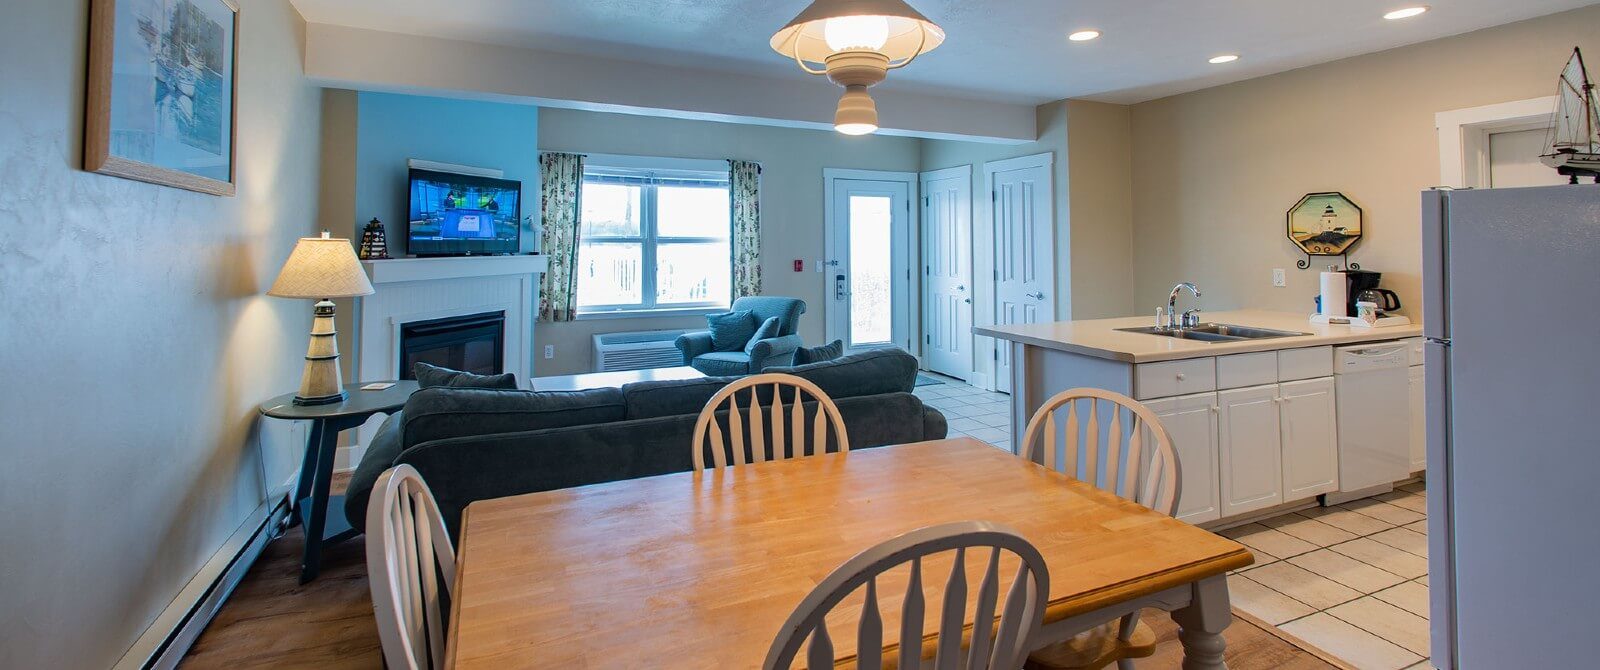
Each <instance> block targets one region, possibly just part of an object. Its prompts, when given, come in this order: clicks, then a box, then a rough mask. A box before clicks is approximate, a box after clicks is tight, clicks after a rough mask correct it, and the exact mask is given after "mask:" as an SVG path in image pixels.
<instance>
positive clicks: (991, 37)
mask: <svg viewBox="0 0 1600 670" xmlns="http://www.w3.org/2000/svg"><path fill="white" fill-rule="evenodd" d="M1596 1H1597V0H912V4H913V5H914V6H915V7H916V8H917V9H919V10H920V11H922V12H923V13H924V14H926V15H927V16H928V17H929V18H931V19H933V20H934V22H936V23H938V24H939V25H941V26H942V27H944V29H945V30H946V32H947V33H948V35H949V37H948V39H947V41H946V42H945V43H944V46H942V47H940V48H939V49H938V50H936V51H934V52H932V53H930V54H928V55H927V56H925V57H923V58H922V59H919V60H918V61H917V62H916V63H914V64H912V65H911V66H910V67H907V68H905V69H903V70H899V71H896V72H894V73H892V74H891V76H890V80H889V82H888V83H886V84H884V86H885V87H890V88H896V89H900V90H915V91H921V92H928V93H940V94H944V95H947V96H952V97H966V98H982V99H989V100H995V101H1004V102H1011V103H1030V104H1036V103H1042V102H1046V101H1050V100H1059V99H1062V98H1088V99H1094V100H1103V101H1107V102H1119V103H1134V102H1141V101H1144V100H1151V99H1154V98H1159V97H1164V96H1168V95H1173V94H1177V93H1182V92H1185V91H1192V90H1196V89H1200V88H1206V87H1209V86H1215V85H1218V84H1224V83H1228V82H1232V81H1239V80H1243V79H1249V78H1252V77H1258V76H1262V75H1266V74H1271V73H1274V72H1282V71H1285V70H1290V69H1294V68H1297V67H1304V66H1306V65H1312V64H1316V63H1322V62H1327V61H1332V60H1337V59H1340V58H1345V57H1349V56H1354V55H1358V54H1363V53H1370V52H1374V51H1381V50H1384V49H1389V48H1393V47H1397V46H1402V45H1406V44H1413V43H1417V42H1424V41H1427V40H1431V39H1437V38H1439V37H1445V36H1448V35H1456V34H1460V33H1464V32H1469V31H1472V30H1477V29H1480V28H1486V27H1490V26H1496V25H1501V24H1505V23H1511V22H1514V21H1519V20H1522V19H1527V18H1533V17H1536V16H1543V15H1546V14H1552V13H1555V12H1560V11H1564V10H1567V9H1573V8H1577V7H1582V6H1585V5H1590V4H1594V3H1595V2H1596ZM293 2H294V4H295V6H296V7H298V8H299V10H300V12H301V13H302V14H303V15H304V16H305V18H306V20H307V21H308V22H311V23H327V24H334V25H343V26H352V27H358V28H368V29H373V30H382V31H388V32H395V33H405V34H414V35H428V36H433V37H443V38H450V39H458V40H468V41H474V42H485V43H491V44H503V45H511V46H519V47H527V48H533V49H540V50H547V51H556V52H565V53H573V54H583V55H594V56H603V57H606V58H614V59H621V60H643V61H650V62H655V63H660V64H664V65H674V66H680V67H693V68H701V69H708V70H727V71H737V72H744V73H750V74H758V75H767V76H772V77H792V78H802V77H805V76H806V75H803V74H801V73H800V72H799V71H798V70H797V69H796V67H795V66H794V64H793V63H792V62H788V61H785V60H784V59H783V58H782V57H781V56H779V55H778V54H776V53H774V52H773V51H772V50H771V49H770V48H769V47H768V46H767V40H768V38H770V37H771V35H772V33H773V32H774V31H776V30H777V29H778V28H780V27H782V26H783V24H785V23H786V22H788V20H789V19H790V18H792V17H793V16H794V15H795V14H797V13H799V11H800V10H801V9H802V8H804V7H805V6H806V5H807V4H808V2H809V0H293ZM1417 3H1426V4H1430V5H1431V6H1432V8H1433V9H1432V11H1430V12H1428V13H1426V14H1423V15H1422V16H1419V17H1416V18H1412V19H1406V20H1401V21H1386V20H1384V19H1383V18H1382V14H1383V13H1384V12H1386V11H1389V10H1391V9H1396V8H1399V7H1404V6H1407V5H1410V4H1417ZM1083 28H1094V29H1098V30H1101V31H1103V32H1104V33H1105V34H1104V36H1103V37H1101V38H1100V39H1098V40H1094V41H1092V42H1082V43H1075V42H1069V41H1067V39H1066V34H1067V33H1069V32H1072V31H1075V30H1079V29H1083ZM1222 53H1238V54H1241V56H1242V58H1241V59H1240V60H1239V61H1237V62H1234V63H1231V64H1227V65H1211V64H1209V63H1207V62H1206V59H1207V58H1209V57H1211V56H1213V55H1217V54H1222Z"/></svg>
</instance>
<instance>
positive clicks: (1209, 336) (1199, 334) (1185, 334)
mask: <svg viewBox="0 0 1600 670" xmlns="http://www.w3.org/2000/svg"><path fill="white" fill-rule="evenodd" d="M1117 330H1119V331H1122V332H1125V333H1144V334H1146V335H1160V336H1162V337H1175V338H1178V339H1180V340H1197V341H1200V342H1238V341H1240V340H1264V339H1269V338H1274V337H1294V336H1296V335H1309V334H1310V333H1297V332H1293V331H1288V330H1273V329H1271V328H1251V327H1249V326H1235V325H1232V324H1227V323H1202V324H1200V325H1198V326H1190V327H1188V328H1162V327H1159V326H1143V327H1139V328H1118V329H1117Z"/></svg>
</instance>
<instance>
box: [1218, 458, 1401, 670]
mask: <svg viewBox="0 0 1600 670" xmlns="http://www.w3.org/2000/svg"><path fill="white" fill-rule="evenodd" d="M1426 503H1427V489H1426V487H1425V486H1424V485H1423V484H1422V483H1420V482H1418V483H1414V484H1406V485H1404V486H1401V487H1400V488H1398V489H1396V490H1395V491H1393V492H1391V493H1386V494H1383V495H1379V496H1374V497H1371V498H1366V499H1363V500H1357V501H1353V502H1349V503H1346V504H1344V505H1339V506H1335V507H1313V508H1311V509H1307V510H1302V511H1299V512H1295V513H1292V514H1285V515H1283V516H1278V517H1273V518H1270V519H1265V520H1262V521H1259V522H1256V523H1252V524H1248V525H1244V526H1238V527H1236V528H1230V529H1228V530H1224V531H1222V535H1225V536H1227V537H1230V538H1233V539H1234V540H1237V541H1239V542H1240V543H1242V544H1244V545H1245V546H1248V547H1250V550H1251V551H1252V552H1254V553H1255V555H1256V564H1255V565H1253V566H1250V567H1248V568H1245V569H1243V570H1238V571H1235V572H1234V573H1233V576H1232V577H1230V578H1229V579H1228V590H1229V593H1230V594H1231V595H1232V596H1233V605H1234V607H1237V608H1239V609H1241V610H1243V611H1245V612H1248V613H1250V614H1251V615H1253V616H1255V617H1256V618H1259V619H1261V620H1263V621H1266V622H1267V623H1270V624H1272V625H1274V626H1277V627H1278V628H1279V629H1281V630H1283V631H1285V632H1287V633H1289V634H1290V635H1293V636H1295V637H1298V638H1300V639H1301V640H1304V641H1306V642H1307V643H1310V644H1311V645H1314V646H1316V647H1318V648H1320V649H1322V650H1323V651H1325V652H1328V653H1329V654H1332V655H1334V656H1337V657H1338V658H1340V659H1341V660H1343V661H1345V662H1346V663H1349V664H1350V665H1351V666H1354V667H1356V668H1361V669H1362V670H1367V669H1369V668H1370V669H1374V670H1398V669H1400V668H1407V669H1409V668H1431V667H1432V666H1431V665H1429V664H1428V658H1427V657H1428V536H1427V515H1426V514H1425V511H1426Z"/></svg>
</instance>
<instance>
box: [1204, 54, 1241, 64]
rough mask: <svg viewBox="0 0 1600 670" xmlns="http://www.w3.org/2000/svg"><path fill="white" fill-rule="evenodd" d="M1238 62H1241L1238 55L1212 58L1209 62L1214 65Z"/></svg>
mask: <svg viewBox="0 0 1600 670" xmlns="http://www.w3.org/2000/svg"><path fill="white" fill-rule="evenodd" d="M1236 60H1239V55H1238V54H1223V55H1221V56H1212V57H1211V60H1210V61H1209V62H1210V63H1211V64H1212V65H1221V64H1223V63H1232V62H1234V61H1236Z"/></svg>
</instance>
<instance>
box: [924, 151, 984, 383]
mask: <svg viewBox="0 0 1600 670" xmlns="http://www.w3.org/2000/svg"><path fill="white" fill-rule="evenodd" d="M944 179H960V180H964V181H965V182H966V184H967V202H966V203H965V207H966V215H967V240H966V244H967V248H968V253H967V268H966V269H967V287H968V293H967V295H968V304H967V310H968V312H970V313H971V315H972V316H970V317H969V318H968V319H967V323H974V321H973V318H976V315H977V306H978V303H977V300H976V298H975V297H973V295H974V294H975V293H976V292H977V275H976V274H975V270H974V265H975V262H976V261H975V260H974V258H973V254H972V253H971V249H972V232H973V230H974V227H973V222H972V220H973V212H972V190H973V187H972V165H970V164H969V165H957V166H955V167H950V168H944V169H942V170H930V171H928V172H923V173H921V174H920V175H918V182H917V183H918V187H919V188H921V187H922V186H924V185H926V184H927V183H928V182H930V181H939V180H944ZM922 190H926V189H922ZM927 197H928V196H926V195H924V196H923V198H927ZM920 200H921V199H919V201H920ZM928 206H929V204H928V203H927V202H925V201H923V202H922V205H921V207H922V209H927V207H928ZM958 206H959V205H958ZM926 218H927V217H922V218H920V219H918V222H919V224H920V222H921V221H924V220H926ZM917 228H918V234H917V238H918V241H919V245H918V247H917V250H918V258H917V260H918V261H919V262H918V263H916V264H915V265H913V266H912V274H913V275H915V276H916V277H917V284H918V286H919V287H920V289H921V290H919V291H918V292H917V295H919V296H921V299H920V300H918V301H917V304H918V308H919V310H920V315H919V318H918V321H917V327H916V330H917V331H918V335H917V339H916V343H917V346H918V347H919V348H922V347H926V346H927V342H928V339H927V332H928V327H927V326H928V324H927V323H926V322H925V321H924V320H923V319H926V318H928V313H929V301H930V300H932V299H933V296H932V295H929V291H930V289H929V288H928V283H927V281H925V280H926V279H927V270H926V268H925V269H924V271H923V272H917V271H916V266H917V265H924V264H925V263H927V262H928V260H927V258H928V230H927V227H926V226H922V225H918V227H917ZM975 338H976V336H975V335H973V334H972V333H971V332H970V331H969V332H968V333H967V334H966V340H967V352H968V354H969V355H968V356H967V358H966V365H964V366H962V368H961V370H962V371H963V372H965V373H966V374H965V376H963V377H962V379H964V380H966V381H968V382H971V381H972V380H973V373H974V369H975V367H976V360H975V358H976V353H975V352H976V351H977V349H976V348H974V346H973V345H974V344H975V342H974V339H975ZM923 358H926V352H924V355H923Z"/></svg>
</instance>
